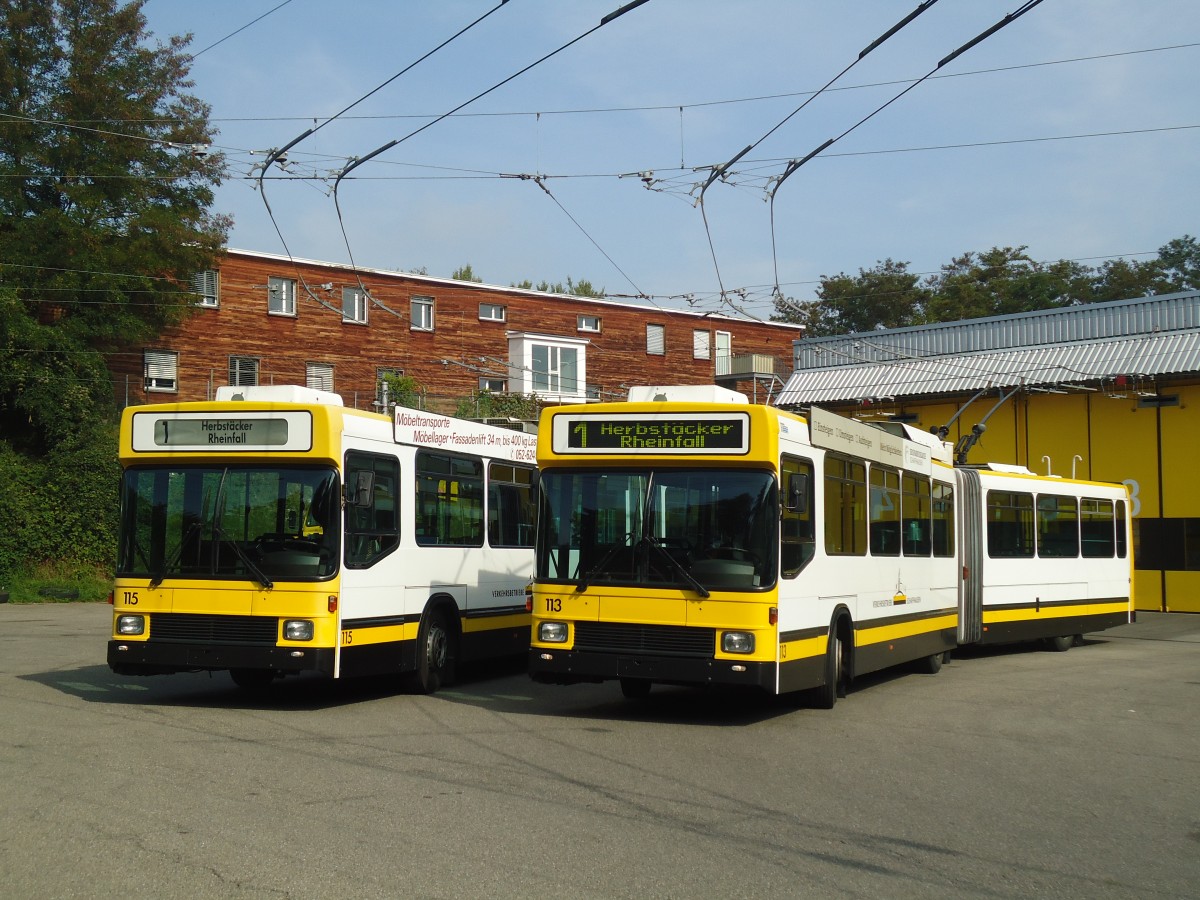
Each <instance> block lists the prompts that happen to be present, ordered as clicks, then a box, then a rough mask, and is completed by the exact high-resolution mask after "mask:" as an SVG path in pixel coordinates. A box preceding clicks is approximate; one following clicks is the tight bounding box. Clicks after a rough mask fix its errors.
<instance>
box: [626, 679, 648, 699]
mask: <svg viewBox="0 0 1200 900" xmlns="http://www.w3.org/2000/svg"><path fill="white" fill-rule="evenodd" d="M650 685H651V682H649V681H647V680H646V679H645V678H622V679H621V694H622V695H623V696H624V697H625V698H626V699H628V700H645V699H646V698H647V697H649V696H650Z"/></svg>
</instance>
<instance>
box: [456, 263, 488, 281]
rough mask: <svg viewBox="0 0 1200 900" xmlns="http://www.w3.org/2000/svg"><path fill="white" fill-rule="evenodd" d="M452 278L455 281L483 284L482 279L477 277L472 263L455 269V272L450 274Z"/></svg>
mask: <svg viewBox="0 0 1200 900" xmlns="http://www.w3.org/2000/svg"><path fill="white" fill-rule="evenodd" d="M450 277H451V278H453V279H454V280H455V281H473V282H475V283H476V284H482V283H483V279H482V278H476V277H475V270H474V269H472V268H471V264H470V263H467V264H466V265H465V266H462V267H461V268H458V269H455V270H454V271H453V272H451V273H450Z"/></svg>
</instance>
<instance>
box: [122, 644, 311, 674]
mask: <svg viewBox="0 0 1200 900" xmlns="http://www.w3.org/2000/svg"><path fill="white" fill-rule="evenodd" d="M108 665H109V668H111V669H112V670H113V671H114V672H115V673H117V674H118V675H166V674H170V673H172V672H203V671H210V672H211V671H220V670H223V669H270V670H271V671H274V672H282V673H285V674H299V673H300V672H322V673H324V674H326V675H332V674H333V648H332V647H309V648H304V649H298V648H296V647H250V646H239V645H211V644H208V645H203V644H184V643H161V642H160V643H155V642H154V641H121V640H113V641H109V642H108Z"/></svg>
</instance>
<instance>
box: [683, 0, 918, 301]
mask: <svg viewBox="0 0 1200 900" xmlns="http://www.w3.org/2000/svg"><path fill="white" fill-rule="evenodd" d="M937 2H938V0H923V2H922V3H921V4H920V5H919V6H917V8H916V9H914V10H913V11H912V12H910V13H909V14H908V15H907V16H905V17H904V18H903V19H901V20H900V21H899V22H897V23H896V24H895V25H893V26H892V27H891V28H889V29H888V30H887V31H885V32H884V33H883V34H881V35H880V36H879V37H877V38H876V39H875V40H873V41H872V42H871V43H870V44H868V45H867V46H866V47H865V48H864V49H863V50H862V51H860V52H859V54H858V56H857V57H855V59H854V60H853V61H852V62H851V63H850V64H849V65H848V66H846V67H845V68H844V69H842V71H840V72H838V73H837V74H836V75H834V76H833V77H832V78H830V79H829V80H828V81H827V82H825V84H824V85H822V86H821V88H820V89H819V90H817V91H814V92H813V93H812V94H810V95H809V96H808V97H807V98H806V99H805V101H804V102H803V103H801V104H800V105H799V106H797V107H796V108H795V109H793V110H792V111H791V112H790V113H788V114H787V115H786V116H784V117H783V119H781V120H780V121H779V122H777V123H775V125H774V126H773V127H772V128H771V129H770V130H768V131H767V133H766V134H764V135H763V136H762V137H760V138H759V139H758V140H756V141H754V142H752V143H750V144H747V145H746V146H745V147H743V148H742V150H741V151H740V152H738V153H736V154H735V155H734V156H733V158H732V159H730V160H729V161H728V162H725V163H722V164H721V165H719V166H714V167H713V169H712V172H710V173H709V176H708V179H707V180H706V181H705V182H704V185H703V186H702V187H701V188H700V196H699V198H698V199H697V200H696V205H697V206H699V207H700V217H701V218H702V219H703V220H704V233H705V234H706V235H707V236H708V250H709V252H710V253H711V254H712V260H713V267H714V268H715V269H716V272H717V285H718V287H719V288H720V291H721V297H722V299H724V297H725V285H724V283H723V282H722V280H721V268H720V266H718V265H717V251H716V248H715V247H713V240H712V231H711V230H710V229H709V227H708V214H707V213H706V212H705V209H704V194H705V192H706V191H707V190H708V189H709V187H711V186H712V184H713V182H714V181H716V180H717V179H718V178H722V177H724V176H725V175H726V174H727V173H728V172H729V169H730V167H731V166H733V164H734V163H736V162H737V161H738V160H739V159H741V158H742V157H743V156H745V155H746V154H747V153H749V152H750V151H751V150H753V149H754V148H755V147H757V146H758V145H759V144H761V143H762V142H763V141H765V140H766V139H767V138H769V137H770V136H771V135H772V134H774V133H775V132H776V131H778V130H779V129H780V128H781V127H782V126H783V125H784V124H785V123H786V122H787V121H788V120H789V119H791V118H792V117H793V116H795V115H796V114H797V113H798V112H800V110H802V109H804V107H806V106H808V104H810V103H812V102H813V101H814V100H816V99H817V97H819V96H821V94H823V93H825V91H826V90H827V89H828V88H830V87H832V86H833V84H834V83H835V82H836V81H837V80H838V79H840V78H841V77H842V76H843V75H845V74H846V73H847V72H849V71H850V70H851V69H853V68H854V67H855V66H857V65H858V64H859V63H860V62H862V61H863V59H864V58H865V57H866V56H867V54H869V53H870V52H871V51H872V50H874V49H876V48H877V47H879V46H880V45H882V44H883V43H884V42H885V41H887V40H888V38H891V37H893V36H894V35H895V34H896V33H897V32H899V31H900V30H901V29H902V28H904V27H905V26H906V25H908V24H909V23H911V22H912V21H913V20H914V19H916V18H917V16H919V15H921V13H923V12H925V11H926V10H927V9H929V8H930V7H931V6H933V5H934V4H935V3H937ZM775 280H776V281H778V280H779V278H778V276H776V279H775Z"/></svg>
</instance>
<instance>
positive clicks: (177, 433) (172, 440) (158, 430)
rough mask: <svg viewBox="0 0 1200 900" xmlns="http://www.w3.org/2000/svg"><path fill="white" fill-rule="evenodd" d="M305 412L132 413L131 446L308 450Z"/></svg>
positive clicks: (146, 449) (138, 449)
mask: <svg viewBox="0 0 1200 900" xmlns="http://www.w3.org/2000/svg"><path fill="white" fill-rule="evenodd" d="M311 449H312V415H311V414H310V413H307V412H257V411H255V412H248V413H242V414H238V415H232V414H229V413H134V415H133V450H134V452H140V453H153V452H158V451H163V450H179V451H187V452H217V453H222V452H237V451H251V450H311Z"/></svg>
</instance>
